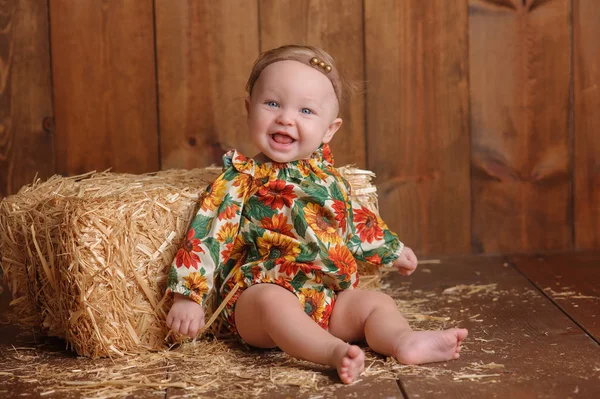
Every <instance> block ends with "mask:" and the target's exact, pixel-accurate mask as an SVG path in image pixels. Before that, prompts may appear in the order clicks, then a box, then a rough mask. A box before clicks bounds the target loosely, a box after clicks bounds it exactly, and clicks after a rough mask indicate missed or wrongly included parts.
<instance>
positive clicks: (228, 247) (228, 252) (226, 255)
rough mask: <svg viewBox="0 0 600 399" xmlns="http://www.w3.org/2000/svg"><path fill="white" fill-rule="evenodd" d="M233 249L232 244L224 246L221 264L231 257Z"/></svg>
mask: <svg viewBox="0 0 600 399" xmlns="http://www.w3.org/2000/svg"><path fill="white" fill-rule="evenodd" d="M232 248H233V242H230V243H228V244H225V249H224V250H222V251H221V257H222V258H223V261H222V262H223V263H226V262H227V261H228V260H229V256H230V255H231V249H232Z"/></svg>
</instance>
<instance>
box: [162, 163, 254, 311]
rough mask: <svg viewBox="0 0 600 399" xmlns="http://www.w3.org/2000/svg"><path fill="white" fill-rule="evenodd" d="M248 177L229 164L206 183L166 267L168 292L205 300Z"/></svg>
mask: <svg viewBox="0 0 600 399" xmlns="http://www.w3.org/2000/svg"><path fill="white" fill-rule="evenodd" d="M248 179H249V176H247V175H244V174H240V173H238V172H237V171H236V170H235V169H233V168H232V167H230V168H228V169H227V170H225V172H223V174H221V175H220V176H219V177H218V178H217V179H216V180H215V181H214V182H213V183H212V184H211V185H210V186H208V188H207V190H206V192H205V193H204V194H203V195H202V197H201V199H200V208H199V209H198V212H197V213H196V215H195V217H194V219H193V220H192V223H191V225H190V228H189V230H188V232H187V234H186V237H185V238H184V240H183V243H182V245H181V248H180V249H179V251H178V252H177V255H176V256H175V259H174V260H173V263H172V265H171V268H170V270H169V278H168V282H167V292H175V293H179V294H182V295H185V296H187V297H189V298H190V299H191V300H193V301H195V302H197V303H198V304H200V305H203V304H204V301H205V300H206V297H207V295H208V293H209V292H210V290H211V289H212V288H213V285H214V276H215V273H216V272H217V270H218V268H219V267H221V266H222V265H223V264H224V263H225V262H226V261H227V260H228V258H229V253H230V251H231V248H232V247H233V242H234V239H235V236H236V235H237V234H238V231H239V228H240V219H241V216H240V215H241V211H242V207H243V203H244V198H245V197H246V193H247V190H248V186H249V181H248Z"/></svg>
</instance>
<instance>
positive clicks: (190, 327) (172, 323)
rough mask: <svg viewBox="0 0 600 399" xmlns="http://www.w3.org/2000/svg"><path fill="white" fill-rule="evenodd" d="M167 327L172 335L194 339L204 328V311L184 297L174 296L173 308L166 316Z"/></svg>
mask: <svg viewBox="0 0 600 399" xmlns="http://www.w3.org/2000/svg"><path fill="white" fill-rule="evenodd" d="M167 325H168V326H169V327H170V328H171V331H173V332H174V333H180V334H185V335H187V336H190V337H192V338H195V337H196V335H198V331H199V330H200V328H201V327H202V326H204V309H203V308H202V306H200V305H198V304H197V303H196V302H194V301H192V300H191V299H189V298H187V297H186V296H184V295H181V294H175V298H174V302H173V306H171V310H169V315H168V316H167Z"/></svg>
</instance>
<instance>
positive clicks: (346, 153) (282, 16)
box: [260, 0, 366, 168]
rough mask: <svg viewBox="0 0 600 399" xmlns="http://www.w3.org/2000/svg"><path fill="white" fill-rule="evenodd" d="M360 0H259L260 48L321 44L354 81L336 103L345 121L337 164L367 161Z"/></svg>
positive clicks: (337, 140)
mask: <svg viewBox="0 0 600 399" xmlns="http://www.w3.org/2000/svg"><path fill="white" fill-rule="evenodd" d="M362 3H363V2H362V0H335V1H331V0H260V38H261V49H260V50H261V51H267V50H270V49H272V48H275V47H279V46H282V45H285V44H303V45H313V46H317V47H321V48H322V49H324V50H325V51H327V52H328V53H329V54H330V55H331V56H332V57H333V58H334V59H335V61H336V64H337V67H338V69H339V71H340V74H341V75H342V77H343V78H345V79H347V80H349V81H351V82H355V84H356V85H357V87H356V89H355V91H354V92H352V91H350V90H348V91H347V92H346V97H345V98H346V100H345V101H344V103H343V104H342V107H341V108H340V117H341V118H342V119H343V121H344V123H343V125H342V127H341V128H340V130H339V131H338V133H337V134H336V136H335V137H334V139H333V141H332V142H331V150H332V153H333V155H334V158H335V163H336V165H338V166H342V165H347V164H356V165H357V166H358V167H360V168H364V167H366V149H365V116H364V114H365V111H364V107H365V103H364V84H363V82H364V79H365V77H364V36H363V5H362Z"/></svg>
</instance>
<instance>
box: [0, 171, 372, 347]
mask: <svg viewBox="0 0 600 399" xmlns="http://www.w3.org/2000/svg"><path fill="white" fill-rule="evenodd" d="M341 172H342V174H343V175H344V176H345V177H346V179H347V180H348V181H349V182H350V184H351V185H352V190H353V197H354V198H355V199H357V200H358V201H359V202H360V203H361V204H363V205H365V206H366V207H368V208H369V209H372V210H374V211H377V197H376V190H375V188H374V187H373V186H372V185H371V183H370V180H371V178H372V177H373V176H374V175H373V174H372V173H371V172H369V171H363V170H360V169H356V168H341ZM218 173H219V169H218V168H207V169H195V170H191V171H184V170H171V171H163V172H158V173H155V174H146V175H130V174H118V173H109V172H103V173H89V174H86V175H82V176H75V177H68V178H65V177H60V176H54V177H52V178H50V179H49V180H48V181H46V182H41V181H39V180H37V181H35V182H34V183H33V184H31V185H28V186H25V187H23V188H22V189H21V190H20V191H19V193H17V194H16V195H14V196H11V197H8V198H5V199H4V200H2V202H0V228H1V229H0V254H1V258H0V261H1V266H2V270H3V272H4V279H5V281H6V283H7V285H8V289H9V290H10V291H11V293H12V297H13V301H12V303H11V304H12V306H13V308H14V310H15V312H14V313H13V314H14V317H13V318H12V321H13V322H14V321H16V322H18V324H21V325H25V326H33V327H38V328H40V329H42V330H43V331H44V332H46V333H47V334H49V335H56V336H59V337H63V338H65V339H66V341H67V343H68V344H69V345H70V346H71V347H72V348H73V349H75V350H76V351H77V353H78V354H80V355H85V356H89V357H99V356H114V355H118V356H120V355H123V354H125V353H140V352H144V351H148V350H159V349H164V346H165V337H166V336H167V333H168V331H167V327H166V325H165V319H166V312H167V311H168V308H169V306H170V303H169V302H168V300H169V298H167V297H166V296H164V290H165V286H166V280H167V272H168V268H169V265H170V263H171V260H172V259H173V257H174V255H175V253H176V251H177V248H178V247H179V245H180V244H181V241H182V239H183V237H184V235H185V232H186V230H187V226H188V224H189V221H190V220H191V219H192V217H193V214H194V212H195V211H196V203H197V199H198V197H199V194H200V193H201V192H202V191H203V190H204V189H205V188H206V186H207V185H208V183H209V182H210V181H212V180H213V179H214V178H215V177H216V176H217V174H218ZM359 273H360V274H361V287H363V288H376V287H378V285H379V282H380V274H379V271H378V270H376V269H374V268H373V267H371V266H369V265H368V264H360V265H359ZM213 305H214V306H213ZM216 305H217V304H216V301H215V298H211V304H210V306H209V309H207V317H210V315H211V313H212V311H214V308H215V307H216ZM215 324H216V323H215ZM212 327H213V329H212V331H213V333H216V332H218V327H217V326H212Z"/></svg>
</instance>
